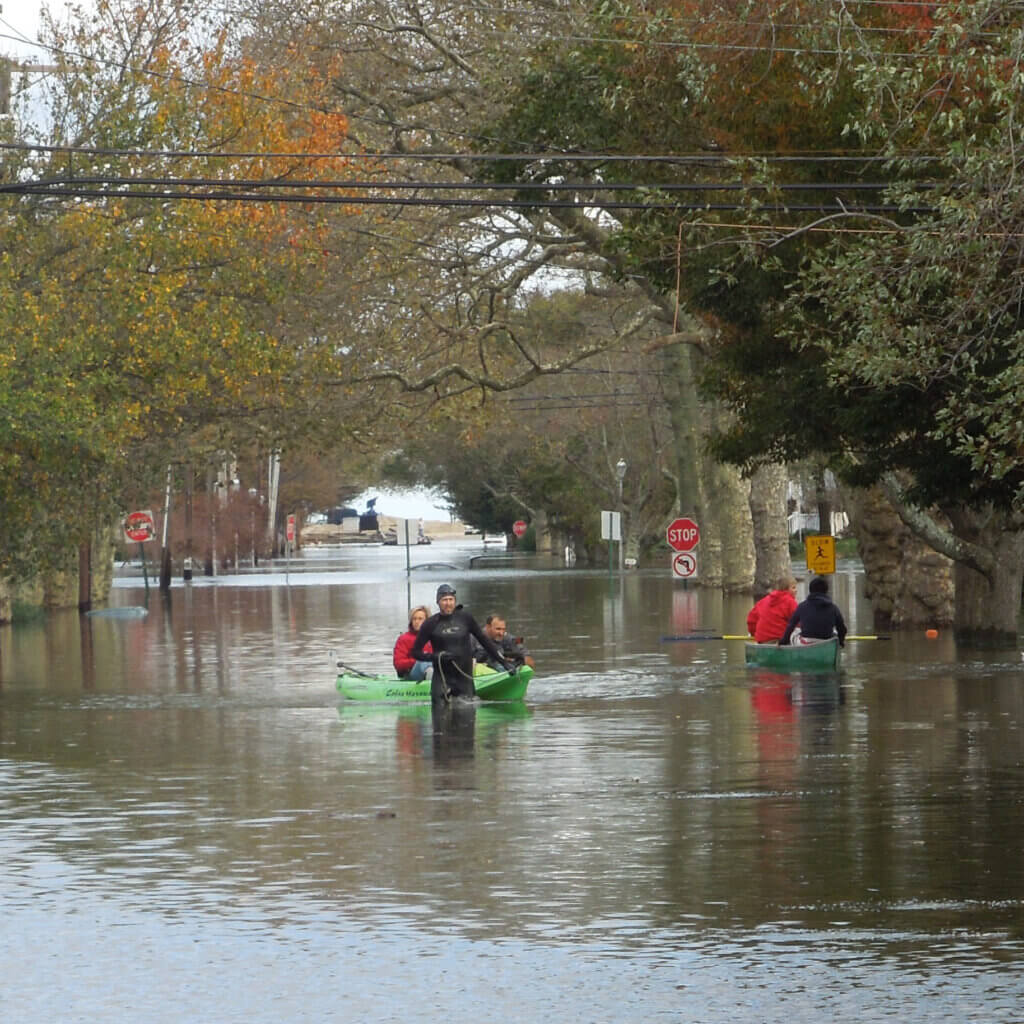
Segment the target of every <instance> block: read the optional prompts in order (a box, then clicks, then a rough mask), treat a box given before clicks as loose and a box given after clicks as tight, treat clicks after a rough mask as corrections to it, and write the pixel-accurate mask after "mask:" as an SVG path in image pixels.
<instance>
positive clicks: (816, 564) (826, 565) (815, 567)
mask: <svg viewBox="0 0 1024 1024" xmlns="http://www.w3.org/2000/svg"><path fill="white" fill-rule="evenodd" d="M804 550H805V551H806V553H807V568H808V570H809V571H810V572H813V573H817V574H818V575H819V576H828V575H830V574H831V573H834V572H835V571H836V539H835V537H833V536H832V535H831V534H827V533H823V534H816V535H811V536H808V537H804Z"/></svg>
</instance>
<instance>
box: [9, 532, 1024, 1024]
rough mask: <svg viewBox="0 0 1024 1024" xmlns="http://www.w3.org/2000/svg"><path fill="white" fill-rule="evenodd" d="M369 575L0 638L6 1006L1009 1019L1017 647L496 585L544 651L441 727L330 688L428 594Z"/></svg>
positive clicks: (501, 600)
mask: <svg viewBox="0 0 1024 1024" xmlns="http://www.w3.org/2000/svg"><path fill="white" fill-rule="evenodd" d="M435 553H436V552H435ZM358 581H359V586H358V587H356V588H354V589H353V588H352V587H349V586H347V585H346V586H339V585H337V584H330V583H329V584H324V583H322V582H321V583H320V584H317V585H310V584H308V583H307V584H306V585H304V586H302V587H297V588H296V589H295V590H293V591H290V592H288V593H282V590H281V588H268V587H266V586H265V585H264V586H260V585H258V583H257V582H256V581H254V580H247V581H246V582H245V585H244V586H240V587H236V588H232V587H223V586H222V587H220V588H217V587H209V586H207V587H201V588H196V590H195V591H193V592H191V593H190V594H189V595H187V596H186V595H184V594H183V593H181V591H178V592H176V593H175V594H173V595H172V602H171V609H170V611H169V612H167V613H164V612H161V611H160V609H159V607H157V608H155V609H153V610H152V611H151V614H150V616H149V617H147V618H146V619H144V620H140V621H126V622H117V623H115V622H113V621H111V622H106V623H102V624H100V623H97V624H96V625H95V628H93V629H91V630H90V631H89V633H88V636H85V635H82V634H80V633H79V631H78V618H77V616H75V617H73V619H68V620H60V621H58V622H55V623H53V624H51V625H50V626H49V627H48V628H47V629H46V630H39V629H36V630H35V631H34V632H33V631H31V630H28V631H22V632H19V633H16V632H13V631H10V630H8V631H7V632H6V633H5V634H4V635H3V636H2V637H0V656H2V658H3V662H2V664H3V685H2V688H0V857H2V860H3V863H4V874H3V876H2V880H0V909H2V911H3V915H4V916H3V920H4V926H3V930H2V932H0V934H2V936H3V937H2V938H0V962H2V963H3V964H4V975H5V984H4V995H3V1006H4V1020H5V1021H7V1020H10V1021H36V1020H58V1021H59V1020H68V1021H71V1020H100V1019H102V1020H109V1021H140V1020H146V1021H182V1020H217V1021H243V1020H245V1021H262V1020H265V1021H271V1020H273V1021H304V1020H318V1021H320V1020H324V1019H332V1020H372V1021H378V1020H380V1021H383V1020H398V1019H402V1020H410V1019H412V1020H440V1019H444V1020H451V1021H463V1020H465V1021H470V1020H472V1021H474V1022H476V1021H481V1020H494V1021H497V1020H502V1021H503V1020H507V1019H512V1018H514V1019H530V1020H534V1019H536V1020H575V1021H637V1022H641V1021H649V1020H657V1019H664V1020H672V1021H677V1020H702V1021H705V1020H706V1021H725V1020H728V1021H744V1020H750V1021H794V1022H800V1021H812V1020H813V1021H815V1022H820V1020H821V1019H822V1015H823V1014H827V1015H828V1017H829V1019H844V1020H845V1019H856V1020H858V1021H882V1020H893V1019H899V1020H911V1021H912V1020H920V1021H932V1020H956V1021H969V1020H979V1021H980V1020H985V1021H1014V1020H1017V1021H1019V1020H1022V1019H1024V1016H1022V1014H1021V1011H1020V1009H1019V1007H1020V1005H1021V1004H1022V997H1024V981H1022V978H1021V974H1020V970H1019V964H1020V960H1021V954H1022V952H1024V949H1022V941H1021V939H1022V936H1021V926H1020V922H1021V920H1022V919H1024V918H1022V915H1021V909H1022V908H1021V903H1022V899H1024V877H1022V875H1024V865H1022V861H1021V858H1020V853H1019V837H1020V835H1021V826H1022V824H1024V820H1022V818H1024V811H1022V801H1021V799H1020V793H1021V782H1022V778H1021V775H1022V771H1021V762H1022V750H1021V722H1022V719H1024V714H1022V707H1024V705H1022V701H1021V683H1022V679H1021V669H1020V665H1019V663H1018V662H1015V661H1013V660H1010V659H1008V658H1007V657H1005V656H1004V657H1002V658H998V657H993V658H991V659H990V660H984V659H982V660H977V661H976V660H970V661H965V662H964V663H960V662H958V661H956V660H955V652H952V653H950V651H949V649H948V648H940V647H936V646H935V645H932V646H927V645H924V644H922V643H920V642H919V641H918V640H917V639H916V638H906V639H904V640H898V641H896V642H893V643H891V644H889V645H888V646H887V647H885V648H883V647H882V645H881V644H879V645H877V646H876V647H875V648H870V647H868V646H866V645H865V646H864V647H862V648H861V649H859V650H858V649H853V650H851V651H849V652H848V653H849V657H848V661H847V668H846V670H845V671H844V673H843V676H842V680H841V685H840V682H839V681H838V680H836V679H835V678H831V677H828V678H822V677H816V678H815V677H809V678H808V677H784V676H782V677H780V676H778V675H776V674H756V673H754V674H752V673H750V672H749V671H748V670H747V669H745V667H744V666H743V665H742V652H741V651H738V649H737V647H736V645H730V644H729V643H726V642H713V643H701V644H686V645H683V644H680V645H677V646H672V647H669V646H666V645H663V644H659V637H660V636H662V635H664V634H666V633H679V632H683V631H684V628H685V627H686V626H687V625H688V626H689V628H695V627H697V626H702V627H703V626H707V625H709V624H710V625H712V627H715V626H717V628H718V629H721V630H723V631H724V630H725V629H727V628H729V629H731V628H734V623H735V622H737V621H740V622H741V621H742V614H744V613H745V605H744V606H743V607H740V605H739V604H738V605H737V607H736V608H735V609H732V608H730V607H729V606H728V605H727V606H726V607H725V608H724V609H723V608H721V607H720V606H719V605H718V604H715V605H712V606H709V608H707V609H704V608H702V607H701V606H700V603H699V596H698V595H694V594H693V592H690V593H689V594H688V595H685V596H686V598H687V599H686V601H681V600H680V597H679V592H678V591H677V590H673V588H672V586H671V583H670V582H666V581H665V580H664V579H663V578H662V577H661V576H660V575H659V576H657V577H655V576H648V577H646V578H645V577H643V576H642V574H638V575H637V576H636V577H634V578H632V579H630V580H629V582H628V585H627V588H626V592H625V593H624V594H623V595H620V596H618V597H616V596H615V595H614V594H613V595H612V596H611V597H609V590H608V586H607V581H606V580H604V579H600V578H595V577H592V576H587V575H585V574H582V575H576V574H562V575H560V576H558V575H556V576H551V575H542V576H539V577H537V578H534V577H531V576H530V575H529V574H522V573H519V574H515V573H512V574H508V573H504V572H499V573H484V574H481V575H480V576H479V577H477V578H471V577H468V576H467V577H466V578H464V579H463V578H460V579H459V582H458V585H459V590H460V598H462V599H463V600H467V602H469V603H471V606H473V607H482V608H488V609H490V608H507V609H512V610H514V613H515V618H514V623H515V626H516V627H517V628H518V629H519V630H521V631H522V632H524V633H526V634H527V635H528V637H529V642H530V644H531V646H532V647H533V649H534V652H535V654H536V655H538V657H539V660H540V661H541V667H540V671H539V673H538V676H537V679H536V680H535V682H534V684H533V686H532V687H531V693H530V698H529V700H528V702H527V704H526V705H525V706H520V707H511V708H494V707H487V706H480V707H478V708H472V707H471V708H462V709H456V710H455V711H453V712H449V713H446V714H445V715H444V716H443V717H441V718H438V719H437V720H435V719H434V718H433V717H432V715H431V712H430V709H429V708H422V709H413V708H394V707H391V708H381V707H372V706H351V705H345V704H343V703H340V702H339V700H338V699H337V696H336V694H335V693H334V690H333V685H332V683H333V661H332V651H334V652H340V653H341V656H342V657H343V658H345V659H351V661H352V662H353V663H355V664H357V665H366V666H368V667H373V666H376V665H382V664H386V663H387V658H388V655H389V652H390V643H391V641H392V640H393V636H394V633H395V632H396V631H397V629H396V628H395V625H394V624H395V622H397V623H398V625H399V626H400V625H401V622H402V621H403V616H404V613H405V605H406V604H407V603H408V602H407V598H408V597H410V596H411V598H412V601H413V603H417V602H418V601H419V600H429V597H427V598H425V597H424V596H423V592H424V591H426V590H429V591H430V592H431V594H430V596H432V591H433V588H434V587H435V586H436V580H434V579H431V580H427V581H424V582H417V583H416V584H415V586H416V587H418V588H419V592H414V593H411V594H408V593H406V592H405V584H404V579H402V581H401V585H400V586H397V587H396V586H394V585H393V581H392V582H388V580H387V579H384V582H383V585H382V584H381V577H380V576H379V574H377V575H375V574H374V573H372V572H364V573H363V574H361V575H360V576H359V577H358ZM371 582H376V584H377V585H376V586H375V587H373V588H370V587H369V584H370V583H371ZM123 596H124V597H126V598H128V599H129V600H137V599H138V594H137V592H131V594H130V596H129V594H127V593H126V594H124V595H123ZM718 601H719V602H720V601H721V599H720V598H719V599H718ZM741 603H742V602H741ZM850 604H854V601H853V600H852V599H851V600H850ZM681 615H687V616H690V615H692V616H693V619H692V621H690V622H688V623H687V622H683V621H681V618H680V616H681ZM716 615H717V616H723V617H722V618H720V619H719V621H718V622H717V623H716V622H715V616H716ZM510 618H512V615H511V613H510ZM851 619H852V622H853V625H854V628H855V629H857V628H860V629H864V628H865V627H866V626H867V625H868V624H867V623H866V622H865V623H859V622H857V619H856V617H855V616H854V615H851ZM681 626H682V627H683V628H680V627H681ZM868 628H869V627H868ZM851 646H852V645H851ZM943 652H945V653H943ZM737 655H738V656H737ZM334 657H337V654H335V655H334Z"/></svg>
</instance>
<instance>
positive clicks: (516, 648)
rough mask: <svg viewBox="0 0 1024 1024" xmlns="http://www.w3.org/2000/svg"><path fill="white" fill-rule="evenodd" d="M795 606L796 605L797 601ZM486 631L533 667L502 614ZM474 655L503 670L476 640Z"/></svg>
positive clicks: (507, 653) (510, 656)
mask: <svg viewBox="0 0 1024 1024" xmlns="http://www.w3.org/2000/svg"><path fill="white" fill-rule="evenodd" d="M793 606H794V607H796V602H795V601H794V602H793ZM783 625H785V623H783ZM484 632H485V633H486V634H487V635H488V636H489V637H490V638H491V639H492V640H493V641H494V646H495V647H497V648H498V649H499V650H500V651H501V655H502V658H503V659H504V660H505V661H506V662H511V663H512V664H513V665H529V666H530V668H533V658H532V657H531V656H530V652H529V651H528V650H527V649H526V648H525V647H524V646H523V644H522V641H521V640H517V639H516V638H515V637H514V636H512V635H511V634H510V633H509V631H508V625H507V623H506V622H505V620H504V619H503V618H502V617H501V616H500V615H497V614H492V615H488V616H487V621H486V622H485V623H484ZM780 632H781V629H780ZM473 657H474V658H476V660H477V661H478V662H482V663H483V664H485V665H487V666H489V667H490V668H493V669H495V670H497V671H499V672H500V671H503V670H502V668H501V666H500V665H498V664H497V663H496V662H494V661H493V660H491V659H488V657H487V652H486V651H485V650H484V649H483V647H482V646H481V645H480V644H479V643H477V641H476V640H473Z"/></svg>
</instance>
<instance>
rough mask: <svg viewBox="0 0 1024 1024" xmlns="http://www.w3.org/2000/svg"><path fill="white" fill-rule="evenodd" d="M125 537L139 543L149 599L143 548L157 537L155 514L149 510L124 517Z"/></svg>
mask: <svg viewBox="0 0 1024 1024" xmlns="http://www.w3.org/2000/svg"><path fill="white" fill-rule="evenodd" d="M124 535H125V537H126V538H127V539H128V540H133V541H137V542H138V545H139V558H141V559H142V580H143V582H144V583H145V584H146V596H147V598H148V597H149V573H148V572H147V571H146V549H145V548H144V547H143V546H142V545H143V544H145V543H146V541H149V540H152V539H153V538H154V537H155V536H156V524H155V523H154V522H153V513H152V512H150V511H149V510H148V509H146V510H142V511H139V512H129V513H128V515H126V516H125V517H124Z"/></svg>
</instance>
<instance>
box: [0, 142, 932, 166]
mask: <svg viewBox="0 0 1024 1024" xmlns="http://www.w3.org/2000/svg"><path fill="white" fill-rule="evenodd" d="M0 150H10V151H22V152H37V153H68V154H70V155H81V156H104V157H108V156H136V157H149V158H159V159H169V160H179V159H197V160H201V159H208V160H257V159H259V160H298V159H304V160H339V159H340V160H346V161H357V160H358V161H361V160H366V161H378V160H379V161H381V162H391V161H406V160H411V161H415V162H424V163H438V162H448V163H454V162H455V161H460V162H466V163H506V162H520V163H565V162H567V161H568V162H573V163H609V164H615V163H640V164H643V163H666V164H676V163H681V164H729V163H730V162H733V161H745V160H752V161H764V162H768V163H891V162H894V161H910V162H923V163H928V162H934V161H935V160H937V159H939V156H938V155H930V154H927V153H900V154H897V155H895V156H881V155H877V154H867V153H865V154H861V155H857V150H855V149H845V150H844V149H821V150H805V151H799V150H796V151H790V152H785V151H784V152H781V153H780V152H771V153H768V152H749V153H600V152H598V153H595V152H588V151H571V150H547V151H544V152H519V153H459V152H450V153H436V152H427V153H419V152H415V151H412V152H405V153H395V152H380V153H375V152H368V151H361V152H358V153H345V152H340V151H339V152H332V153H323V152H308V153H307V152H302V151H295V152H288V151H278V150H272V151H260V150H201V149H198V150H197V149H134V148H108V147H100V146H72V145H53V144H43V143H34V142H2V143H0Z"/></svg>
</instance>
